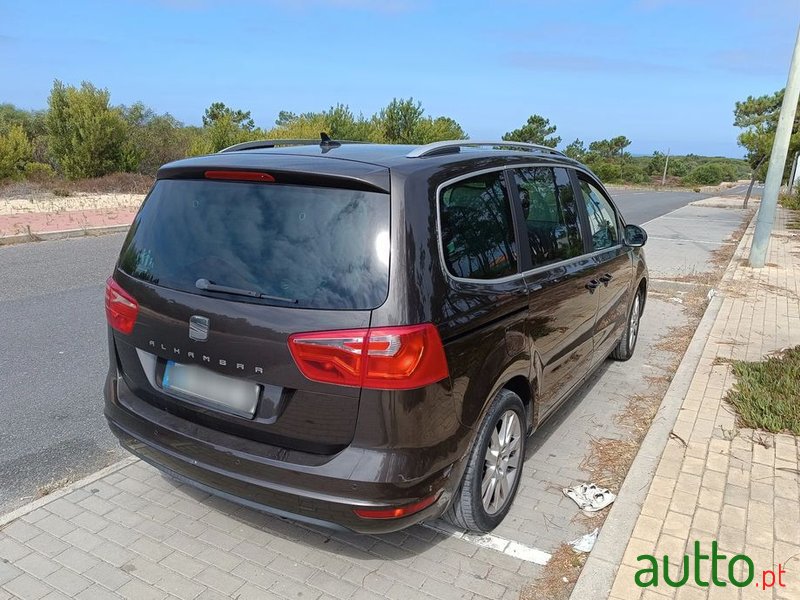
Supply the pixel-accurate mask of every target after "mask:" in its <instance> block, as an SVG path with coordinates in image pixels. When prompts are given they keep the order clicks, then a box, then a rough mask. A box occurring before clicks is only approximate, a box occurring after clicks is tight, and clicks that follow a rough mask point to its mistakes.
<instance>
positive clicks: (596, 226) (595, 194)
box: [581, 180, 619, 250]
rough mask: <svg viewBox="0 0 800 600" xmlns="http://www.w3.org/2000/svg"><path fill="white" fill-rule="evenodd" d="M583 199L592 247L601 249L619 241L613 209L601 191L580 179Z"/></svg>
mask: <svg viewBox="0 0 800 600" xmlns="http://www.w3.org/2000/svg"><path fill="white" fill-rule="evenodd" d="M581 191H582V192H583V201H584V202H585V203H586V212H587V213H588V215H589V227H590V228H591V232H592V247H593V248H594V250H603V249H604V248H610V247H611V246H615V245H617V244H618V243H619V231H618V226H617V217H616V213H615V212H614V209H613V208H612V207H611V204H610V203H609V201H608V200H606V197H605V196H603V193H602V192H601V191H600V190H598V189H597V188H596V187H595V186H593V185H592V184H591V183H589V182H587V181H583V180H581Z"/></svg>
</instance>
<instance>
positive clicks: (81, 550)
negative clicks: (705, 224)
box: [0, 209, 736, 600]
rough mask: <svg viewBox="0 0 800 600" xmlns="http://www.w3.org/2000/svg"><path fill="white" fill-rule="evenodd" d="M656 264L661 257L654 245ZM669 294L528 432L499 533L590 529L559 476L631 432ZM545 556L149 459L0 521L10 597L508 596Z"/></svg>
mask: <svg viewBox="0 0 800 600" xmlns="http://www.w3.org/2000/svg"><path fill="white" fill-rule="evenodd" d="M687 210H688V211H689V212H687V215H686V221H687V222H690V221H692V215H691V214H690V213H691V210H690V209H687ZM719 210H723V209H719ZM684 212H686V210H684ZM724 212H725V211H724V210H723V213H724ZM681 214H683V213H681V212H680V211H676V213H675V214H673V215H672V216H671V217H670V219H672V221H670V223H672V224H674V220H675V219H676V218H679V217H680V215H681ZM725 214H730V212H728V213H725ZM735 225H736V223H733V222H732V224H731V225H730V227H729V229H730V230H732V229H734V228H735ZM651 228H652V229H653V230H656V229H657V228H656V225H655V224H654V225H652V227H648V229H651ZM728 233H729V231H728ZM698 260H699V263H703V262H704V258H702V257H701V258H699V259H698ZM651 266H652V267H653V268H655V270H656V272H659V270H660V271H663V270H664V268H663V267H659V263H658V257H651ZM698 270H701V271H702V270H704V268H703V265H702V264H698ZM670 295H671V294H667V295H664V294H659V293H657V292H654V293H653V294H651V297H650V298H649V299H648V305H647V308H646V311H645V314H644V318H643V321H642V326H641V330H640V340H639V347H638V349H637V353H636V355H635V356H634V358H633V359H632V360H631V361H629V362H627V363H615V362H612V361H608V362H607V363H606V364H605V365H604V366H603V367H602V368H601V369H600V370H599V371H598V372H597V373H596V374H595V375H594V376H593V377H592V378H591V380H590V381H589V382H587V384H586V385H585V386H584V387H583V389H582V390H581V391H580V392H579V393H578V394H577V395H576V396H575V397H574V398H572V399H571V400H570V401H568V402H567V404H566V405H565V406H564V407H563V408H562V409H561V410H560V411H559V412H558V413H557V414H556V415H555V416H554V417H553V418H552V419H551V420H550V421H549V422H548V423H547V424H545V425H544V426H543V427H541V428H540V429H539V430H538V431H537V432H536V433H535V434H534V436H533V437H532V438H531V439H530V443H529V450H528V458H527V461H526V464H525V468H524V475H523V479H522V481H521V486H520V490H519V495H518V497H517V500H516V502H515V504H514V506H513V508H512V511H511V512H510V513H509V515H508V517H507V518H506V520H505V521H504V522H503V524H502V525H501V526H500V527H498V528H497V530H495V531H494V532H493V533H494V534H495V535H496V536H500V537H501V538H505V539H507V540H513V541H515V542H518V543H521V544H524V545H527V546H530V547H534V548H537V549H540V550H543V551H545V552H551V551H553V550H555V549H556V548H557V547H558V546H559V545H561V544H563V543H564V542H567V541H569V540H572V539H574V538H576V537H578V536H580V535H582V534H583V533H586V531H587V529H586V525H585V524H584V523H583V522H582V521H581V520H580V519H576V517H578V516H579V514H580V513H579V511H578V509H577V507H576V506H575V504H574V503H573V502H572V501H571V500H569V499H567V498H566V497H564V496H563V494H562V492H561V488H562V487H565V486H568V485H572V484H575V483H579V482H584V481H587V480H588V478H589V475H588V474H587V473H586V472H585V471H583V470H582V469H581V463H582V461H583V459H584V458H585V456H586V454H587V452H588V448H589V445H590V442H591V440H592V439H593V438H602V437H612V438H613V437H622V436H625V435H626V430H625V426H624V424H620V423H619V422H617V420H616V419H615V415H617V414H618V413H619V412H621V411H622V409H624V407H625V406H626V404H627V402H628V399H629V397H630V396H631V395H632V394H637V393H646V392H647V391H648V389H649V383H648V382H647V380H646V378H644V377H642V374H645V375H649V376H653V377H658V376H659V375H663V374H664V373H665V372H666V371H665V369H666V365H667V364H669V363H670V362H672V361H671V360H670V359H671V357H670V356H668V355H667V354H665V352H664V351H663V350H659V349H658V348H656V341H657V340H658V339H659V338H660V337H661V335H663V333H664V330H665V328H666V327H670V326H679V325H682V324H684V323H685V322H686V318H685V316H683V315H682V311H681V307H680V304H678V303H676V302H674V301H673V300H674V299H671V298H670ZM541 569H542V567H540V566H539V565H537V564H534V563H532V562H528V561H525V560H521V559H520V558H517V557H514V556H509V555H507V554H503V553H501V552H498V551H495V550H492V549H489V548H486V547H480V546H479V545H476V544H474V543H469V542H467V541H464V540H461V539H456V538H454V537H449V536H447V535H444V534H442V533H440V532H437V531H435V530H433V529H430V528H428V527H421V526H420V527H413V528H410V529H408V530H405V531H403V532H399V533H396V534H392V535H384V536H360V535H355V534H352V535H349V534H341V533H333V532H330V531H327V530H324V529H315V528H313V527H309V526H304V525H298V524H295V523H293V522H290V521H286V520H282V519H279V518H275V517H272V516H269V515H266V514H264V513H260V512H257V511H253V510H251V509H248V508H243V507H240V506H238V505H235V504H232V503H230V502H227V501H225V500H221V499H219V498H215V497H212V496H209V495H207V494H206V493H204V492H200V491H198V490H196V489H194V488H192V487H190V486H187V485H185V484H181V483H179V482H176V481H173V480H169V479H166V478H164V477H163V476H162V475H160V474H159V473H158V471H157V470H155V469H153V468H152V467H150V466H148V465H147V464H145V463H142V462H139V461H137V462H135V463H133V464H130V465H128V466H125V467H123V468H121V469H120V470H117V471H115V472H113V473H111V474H108V475H105V476H103V477H101V478H100V479H98V480H96V481H93V482H91V483H89V484H87V485H83V486H80V487H78V489H75V490H73V491H70V492H69V493H67V494H66V495H63V496H62V497H60V498H58V499H56V500H53V501H51V502H47V503H45V504H44V505H43V506H40V507H38V508H36V509H35V510H33V511H31V512H28V513H27V514H26V515H24V516H22V517H21V518H19V519H16V520H15V521H13V522H11V523H9V524H8V525H6V526H5V527H4V528H2V529H0V600H4V599H5V598H7V597H19V598H48V599H54V598H64V597H75V598H80V599H94V598H120V597H121V598H131V599H134V598H135V599H138V598H167V597H169V598H175V597H177V598H228V597H238V598H240V599H242V600H244V599H246V598H291V599H298V598H299V599H304V600H305V599H312V600H313V599H317V598H356V599H358V598H381V597H386V598H402V599H404V600H405V599H411V598H439V599H450V598H453V599H456V598H465V599H472V598H474V599H480V598H492V599H506V598H509V599H510V598H518V597H519V595H520V590H521V589H523V587H524V586H525V585H526V584H527V583H529V582H530V581H531V580H532V579H533V578H534V577H536V576H537V575H539V574H540V572H541Z"/></svg>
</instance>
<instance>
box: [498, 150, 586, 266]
mask: <svg viewBox="0 0 800 600" xmlns="http://www.w3.org/2000/svg"><path fill="white" fill-rule="evenodd" d="M536 168H547V169H552V170H555V169H562V170H564V171H565V172H566V174H567V178H568V179H569V183H570V186H571V187H572V195H573V196H574V197H575V199H576V201H575V204H576V206H577V207H578V229H579V230H580V234H581V242H582V244H583V252H582V253H581V254H579V255H578V256H573V257H571V258H565V259H563V260H558V261H554V262H549V263H547V264H544V265H535V266H534V264H533V255H532V254H531V251H530V242H528V243H527V244H522V246H524V247H525V249H526V252H525V259H526V262H525V263H522V264H523V265H524V266H525V267H527V270H525V269H523V270H522V272H523V273H529V272H532V271H536V270H537V269H542V268H546V267H549V266H550V265H556V264H562V263H568V262H569V261H571V260H574V259H576V258H580V257H581V256H584V255H586V254H589V253H590V252H594V250H592V248H591V246H590V245H589V244H587V242H586V232H585V231H584V211H583V209H582V203H581V202H578V198H582V196H576V195H575V192H576V187H575V178H574V177H573V172H574V169H573V168H572V167H569V166H566V165H537V166H529V165H522V166H519V165H514V166H513V167H506V180H507V181H508V182H509V185H511V186H512V188H511V190H512V194H513V196H514V205H515V206H514V208H515V212H518V213H519V223H520V226H519V229H518V230H517V236H518V237H519V238H520V239H526V240H527V236H528V228H527V226H526V225H525V216H524V215H523V214H522V201H521V199H520V197H519V187H518V186H517V184H516V181H515V180H514V173H513V171H521V170H523V169H536ZM554 175H555V173H554ZM521 260H522V259H521V258H520V261H521Z"/></svg>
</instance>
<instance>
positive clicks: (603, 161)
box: [503, 115, 750, 186]
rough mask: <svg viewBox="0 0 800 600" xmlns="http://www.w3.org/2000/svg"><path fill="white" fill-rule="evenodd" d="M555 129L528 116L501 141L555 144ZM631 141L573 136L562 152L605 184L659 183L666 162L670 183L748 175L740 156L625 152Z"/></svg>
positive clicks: (711, 182) (557, 142) (707, 181)
mask: <svg viewBox="0 0 800 600" xmlns="http://www.w3.org/2000/svg"><path fill="white" fill-rule="evenodd" d="M557 130H558V128H557V127H556V125H554V124H551V123H550V120H549V119H547V118H545V117H542V116H541V115H531V116H530V117H529V118H528V121H527V123H525V125H523V126H522V127H521V128H519V129H515V130H514V131H509V132H508V133H506V134H505V135H504V136H503V139H504V140H513V141H518V142H530V143H534V144H542V145H544V146H550V147H553V148H555V147H557V146H559V145H560V144H561V137H560V136H558V135H556V131H557ZM630 145H631V140H630V139H628V138H627V137H626V136H624V135H619V136H616V137H613V138H610V139H603V140H596V141H594V142H590V143H589V145H588V146H587V145H586V143H585V142H584V141H583V140H580V139H576V140H574V141H572V142H570V143H569V144H567V145H566V147H565V148H564V153H565V154H566V155H567V156H569V157H570V158H574V159H575V160H578V161H580V162H582V163H585V164H586V165H587V166H589V168H591V169H592V170H593V171H594V172H595V173H596V174H597V176H598V177H599V178H600V179H601V180H602V181H604V182H606V183H632V184H660V183H661V181H662V178H663V176H664V167H665V165H667V167H668V168H667V175H668V181H669V183H671V184H673V185H690V186H696V185H716V184H719V183H720V182H722V181H735V180H737V179H739V178H741V177H744V176H747V175H748V174H749V171H750V170H749V169H748V166H747V164H746V163H745V162H744V161H742V160H739V159H731V158H722V157H706V156H698V155H696V154H688V155H685V156H671V157H669V163H668V164H667V156H666V155H665V154H664V153H662V152H659V151H655V152H653V154H652V155H651V156H633V155H632V154H631V153H630V152H628V151H627V148H628V146H630Z"/></svg>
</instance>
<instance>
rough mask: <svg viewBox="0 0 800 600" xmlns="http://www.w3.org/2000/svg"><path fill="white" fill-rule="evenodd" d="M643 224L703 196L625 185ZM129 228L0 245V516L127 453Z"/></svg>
mask: <svg viewBox="0 0 800 600" xmlns="http://www.w3.org/2000/svg"><path fill="white" fill-rule="evenodd" d="M614 196H615V198H616V199H617V200H618V202H619V205H620V207H621V209H622V211H623V213H624V214H625V217H626V219H627V220H628V222H631V223H644V222H647V221H649V220H651V219H654V218H656V217H658V216H660V215H663V214H665V213H668V212H671V211H673V210H675V209H677V208H680V207H681V206H684V205H686V204H687V203H689V202H691V201H692V200H696V199H699V198H701V197H702V196H701V195H699V194H696V193H693V192H652V191H651V192H641V191H630V192H628V191H624V190H623V191H619V192H617V193H616V194H614ZM122 239H123V236H122V234H116V235H107V236H101V237H86V238H77V239H71V240H63V241H52V242H40V243H30V244H21V245H17V246H9V247H0V281H2V285H1V286H0V410H2V418H0V514H3V513H5V512H8V511H9V510H12V509H14V508H15V507H17V506H20V505H22V504H24V503H25V502H28V501H30V500H31V499H32V498H33V497H35V496H36V494H37V492H38V491H39V490H40V489H42V488H43V486H47V485H48V484H50V483H52V482H54V481H58V480H61V479H63V478H65V477H70V478H79V477H81V476H84V475H86V474H88V473H91V472H93V471H95V470H97V469H99V468H101V467H103V466H105V465H107V464H109V463H112V462H114V461H116V460H118V459H119V458H121V457H123V456H124V455H125V454H124V453H123V451H122V450H120V449H119V448H118V446H117V444H116V441H115V440H114V438H113V437H112V435H111V434H110V433H109V431H108V429H107V427H106V423H105V419H104V417H103V410H102V392H101V390H102V383H103V380H104V377H105V373H106V360H107V359H106V324H105V315H104V310H103V285H104V282H105V279H106V277H107V276H108V275H109V273H110V272H111V269H112V267H113V264H114V261H115V259H116V256H117V253H118V252H119V248H120V245H121V243H122Z"/></svg>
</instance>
